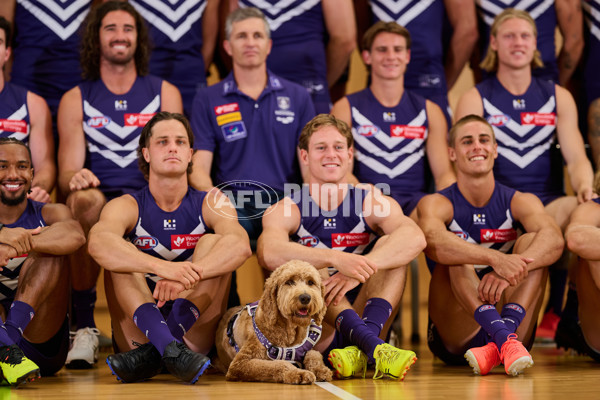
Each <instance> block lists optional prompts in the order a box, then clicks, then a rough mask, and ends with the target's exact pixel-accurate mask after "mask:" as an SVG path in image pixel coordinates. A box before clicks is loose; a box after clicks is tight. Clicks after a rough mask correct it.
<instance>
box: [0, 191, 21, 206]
mask: <svg viewBox="0 0 600 400" xmlns="http://www.w3.org/2000/svg"><path fill="white" fill-rule="evenodd" d="M26 198H27V191H23V193H21V195H20V196H17V197H13V198H9V197H6V195H5V194H4V193H2V192H0V201H1V202H2V204H4V205H6V206H9V207H14V206H18V205H19V204H21V203H23V202H24V201H25V199H26Z"/></svg>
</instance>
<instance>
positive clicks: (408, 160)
mask: <svg viewBox="0 0 600 400" xmlns="http://www.w3.org/2000/svg"><path fill="white" fill-rule="evenodd" d="M362 47H363V49H364V50H363V52H362V57H363V61H364V62H365V64H366V65H367V67H368V68H369V70H370V72H371V73H370V77H371V84H370V85H369V88H368V89H365V90H362V91H360V92H358V93H354V94H351V95H349V96H347V97H345V98H343V99H341V100H340V101H338V102H337V103H336V104H335V105H334V107H333V109H332V110H331V113H332V114H333V115H335V116H336V117H337V118H339V119H341V120H342V121H344V122H346V123H347V124H348V125H350V126H352V135H353V136H354V147H355V151H356V161H355V163H354V175H355V176H356V178H357V179H358V181H359V182H364V183H373V184H376V183H385V184H387V185H388V186H389V187H390V188H391V193H390V194H391V196H392V197H393V198H394V200H396V201H397V202H398V203H399V204H400V206H401V207H402V210H403V212H404V213H405V214H406V215H409V216H411V217H412V218H413V219H415V218H416V214H417V213H416V206H417V203H418V202H419V199H420V198H421V197H423V196H424V195H425V193H427V190H428V186H429V185H428V179H427V165H426V162H427V161H428V162H429V167H430V168H431V171H432V172H433V176H434V178H435V185H436V187H437V188H439V189H443V188H445V187H446V186H448V185H450V184H451V183H453V182H454V180H455V178H454V173H453V171H452V166H451V165H450V160H448V151H447V146H446V132H447V127H446V123H445V122H444V119H443V115H442V112H441V110H440V108H439V107H438V106H437V105H436V104H435V103H433V102H432V101H429V100H425V98H423V97H421V96H419V95H417V94H414V93H413V92H412V91H411V90H405V89H404V83H405V79H404V78H405V71H406V67H407V65H410V64H409V61H410V60H411V55H412V51H411V48H412V43H411V36H410V34H409V33H408V31H407V30H406V29H405V28H403V27H402V26H400V25H398V24H397V23H395V22H382V21H379V22H377V23H375V24H374V25H373V26H372V27H371V28H369V30H367V32H366V33H365V36H364V37H363V46H362Z"/></svg>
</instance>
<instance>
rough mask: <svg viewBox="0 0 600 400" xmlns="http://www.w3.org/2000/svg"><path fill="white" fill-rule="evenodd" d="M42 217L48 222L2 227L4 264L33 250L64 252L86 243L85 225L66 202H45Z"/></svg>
mask: <svg viewBox="0 0 600 400" xmlns="http://www.w3.org/2000/svg"><path fill="white" fill-rule="evenodd" d="M42 217H43V218H44V221H46V223H47V226H44V227H38V228H35V229H25V228H8V227H4V228H2V230H0V243H1V244H0V250H1V251H0V266H4V265H6V264H8V261H9V260H10V259H11V258H13V257H17V256H21V255H24V254H27V253H29V252H30V251H35V252H38V253H43V254H51V255H56V256H62V255H67V254H71V253H73V252H74V251H75V250H77V249H79V248H80V247H81V246H83V245H84V244H85V235H84V234H83V229H82V228H81V225H79V223H78V222H77V221H75V220H74V219H73V216H72V215H71V211H70V210H69V209H68V208H67V206H65V205H64V204H58V203H57V204H46V205H44V207H43V208H42Z"/></svg>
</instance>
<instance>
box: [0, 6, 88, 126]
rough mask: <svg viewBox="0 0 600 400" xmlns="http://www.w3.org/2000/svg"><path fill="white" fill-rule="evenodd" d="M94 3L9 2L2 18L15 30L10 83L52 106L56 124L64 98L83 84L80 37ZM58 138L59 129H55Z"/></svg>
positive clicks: (0, 13) (0, 8)
mask: <svg viewBox="0 0 600 400" xmlns="http://www.w3.org/2000/svg"><path fill="white" fill-rule="evenodd" d="M91 4H92V0H26V1H24V0H5V1H2V2H0V15H3V16H5V17H6V18H7V19H8V20H9V21H10V22H12V23H13V26H14V27H15V38H14V46H13V49H14V53H13V62H12V66H11V68H10V81H11V82H12V83H14V84H17V85H19V86H22V87H24V88H26V89H27V90H30V91H32V92H33V93H35V94H37V95H39V96H41V97H42V98H44V99H45V100H46V101H47V102H48V106H50V112H51V114H52V120H53V124H56V117H57V113H58V105H59V102H60V99H61V97H62V95H63V94H64V93H65V92H66V91H67V90H69V89H71V88H72V87H73V86H75V85H77V84H79V83H80V82H81V80H82V79H81V67H80V64H79V48H80V39H81V37H80V35H79V31H80V28H81V26H82V23H83V21H84V19H85V18H86V16H87V14H88V13H89V11H90V5H91ZM54 131H55V132H54V135H55V136H54V137H56V135H57V133H56V125H54Z"/></svg>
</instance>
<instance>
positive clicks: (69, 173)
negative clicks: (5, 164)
mask: <svg viewBox="0 0 600 400" xmlns="http://www.w3.org/2000/svg"><path fill="white" fill-rule="evenodd" d="M82 44H83V45H82V55H81V62H82V69H83V75H84V77H85V78H86V81H84V82H83V83H82V84H80V85H78V86H76V87H74V88H73V89H71V90H70V91H68V92H67V93H65V95H64V96H63V98H62V100H61V103H60V106H59V111H58V131H59V138H60V144H59V148H58V164H59V173H58V180H59V189H60V192H61V193H62V195H63V196H64V197H65V198H66V204H67V205H68V206H69V207H70V208H71V211H72V212H73V215H74V216H75V218H77V219H78V220H79V222H80V223H81V225H82V226H83V227H84V230H85V232H86V234H87V232H88V231H89V229H90V227H91V226H92V225H93V224H94V223H96V222H97V221H98V217H99V216H100V211H101V210H102V208H103V207H104V204H106V201H107V199H109V200H110V199H111V198H114V197H117V196H120V195H122V194H124V193H132V192H134V191H137V190H138V189H140V188H141V187H143V186H144V185H145V183H146V181H145V180H144V176H143V175H142V173H141V172H140V171H139V169H138V167H137V157H136V147H137V146H136V144H137V141H138V139H139V136H140V132H141V130H142V127H143V126H144V125H145V123H146V122H147V121H148V120H149V119H150V118H151V117H152V116H153V115H154V114H155V113H157V112H159V111H171V112H179V113H180V112H182V103H181V95H180V94H179V91H178V90H177V88H175V86H173V85H171V84H170V83H168V82H166V81H163V80H161V79H159V78H157V77H154V76H150V75H147V72H148V53H149V51H148V35H147V29H146V27H145V25H144V22H143V20H142V18H141V17H140V15H139V14H138V13H137V11H136V10H135V9H134V8H133V7H132V6H131V5H130V4H128V3H126V2H119V1H109V2H106V3H103V4H101V5H99V6H98V7H95V8H93V9H92V10H91V11H90V14H89V15H88V19H87V23H86V29H85V33H84V37H83V38H82ZM74 260H77V262H75V261H74ZM99 271H100V267H99V266H98V265H97V264H95V263H94V262H93V261H92V259H91V258H90V257H89V255H88V254H87V249H86V248H82V249H81V250H80V251H79V252H78V253H76V254H75V256H74V258H73V259H72V260H71V276H72V278H71V282H72V288H73V294H72V302H73V314H74V317H75V319H76V331H77V332H76V335H75V339H74V342H73V347H72V349H71V351H70V353H69V356H68V357H67V367H73V368H77V367H79V368H82V367H83V368H89V367H91V366H92V365H93V364H94V362H95V359H96V357H97V348H98V339H97V335H98V330H97V329H96V327H95V323H94V318H93V311H94V304H95V299H96V290H95V285H96V280H97V278H98V273H99Z"/></svg>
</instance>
